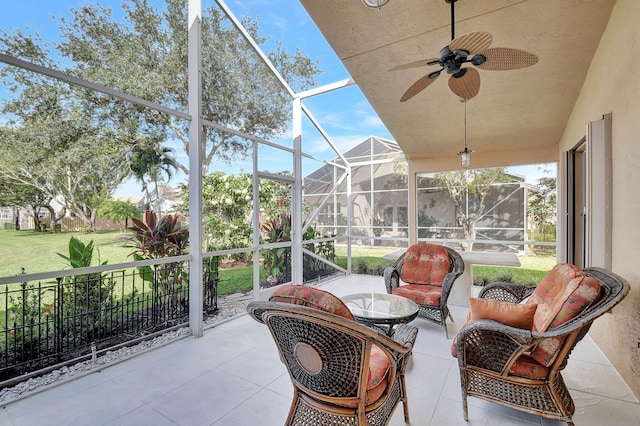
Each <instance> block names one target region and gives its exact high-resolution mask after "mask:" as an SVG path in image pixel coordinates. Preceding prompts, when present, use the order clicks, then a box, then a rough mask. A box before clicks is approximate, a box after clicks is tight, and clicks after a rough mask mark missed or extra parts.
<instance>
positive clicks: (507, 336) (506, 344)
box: [456, 320, 543, 375]
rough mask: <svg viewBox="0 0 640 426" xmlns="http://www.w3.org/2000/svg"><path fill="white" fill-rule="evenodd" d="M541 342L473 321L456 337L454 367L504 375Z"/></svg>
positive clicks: (500, 326)
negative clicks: (472, 368)
mask: <svg viewBox="0 0 640 426" xmlns="http://www.w3.org/2000/svg"><path fill="white" fill-rule="evenodd" d="M542 339H543V337H542V336H541V335H539V334H536V335H533V334H532V333H531V331H529V330H523V329H519V328H514V327H510V326H508V325H505V324H502V323H499V322H497V321H493V320H477V321H473V322H471V323H469V324H467V325H465V326H464V327H463V328H462V329H461V330H460V332H459V333H458V336H457V337H456V349H457V357H458V363H459V365H460V367H461V368H464V367H469V366H473V367H477V368H482V369H485V370H490V371H495V372H496V373H499V374H501V375H506V374H508V373H509V369H510V368H511V366H512V365H513V363H514V362H515V360H516V359H517V358H518V357H519V356H520V355H522V354H523V353H524V352H526V351H528V350H530V349H531V348H532V347H533V346H534V345H535V344H537V343H538V342H539V341H541V340H542Z"/></svg>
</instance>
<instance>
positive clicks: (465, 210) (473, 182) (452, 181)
mask: <svg viewBox="0 0 640 426" xmlns="http://www.w3.org/2000/svg"><path fill="white" fill-rule="evenodd" d="M436 178H437V179H439V181H440V186H441V187H442V188H444V189H446V190H447V192H448V193H449V195H450V196H451V199H452V200H453V204H454V206H455V209H456V220H457V221H458V224H459V225H460V226H462V230H463V231H464V238H465V240H470V241H473V240H475V238H476V228H475V226H476V222H478V220H480V218H481V217H482V215H483V214H484V207H485V206H484V202H485V199H486V197H487V194H488V193H489V190H490V189H491V186H492V185H493V184H495V183H498V182H504V181H505V180H506V179H507V175H506V174H505V170H504V169H503V168H493V169H471V170H457V171H451V172H442V173H438V174H437V175H436ZM470 200H471V201H473V203H470V202H469V201H470ZM462 248H463V249H464V250H465V251H471V250H472V249H473V242H466V243H463V244H462Z"/></svg>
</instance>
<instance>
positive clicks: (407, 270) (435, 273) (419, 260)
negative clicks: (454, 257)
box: [400, 244, 451, 286]
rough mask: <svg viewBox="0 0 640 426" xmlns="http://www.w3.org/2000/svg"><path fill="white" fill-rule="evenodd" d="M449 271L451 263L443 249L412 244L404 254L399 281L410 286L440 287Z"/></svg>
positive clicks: (436, 246) (433, 245) (432, 245)
mask: <svg viewBox="0 0 640 426" xmlns="http://www.w3.org/2000/svg"><path fill="white" fill-rule="evenodd" d="M449 271H451V261H450V260H449V253H448V252H447V250H446V249H445V248H444V247H442V246H439V245H436V244H414V245H412V246H411V247H409V249H408V250H407V253H406V254H405V257H404V260H403V263H402V275H401V276H400V279H401V280H402V281H404V282H405V283H410V284H431V285H439V286H442V281H444V277H445V275H447V273H449Z"/></svg>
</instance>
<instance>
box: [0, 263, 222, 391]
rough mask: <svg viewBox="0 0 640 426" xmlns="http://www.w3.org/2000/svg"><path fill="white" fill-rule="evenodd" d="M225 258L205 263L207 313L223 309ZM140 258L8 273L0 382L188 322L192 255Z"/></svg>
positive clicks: (0, 302)
mask: <svg viewBox="0 0 640 426" xmlns="http://www.w3.org/2000/svg"><path fill="white" fill-rule="evenodd" d="M218 259H219V258H218V257H217V256H213V257H208V258H205V261H204V265H203V285H202V291H203V296H204V297H203V299H204V303H203V312H204V314H205V316H206V315H211V314H215V312H216V311H217V310H218V294H217V288H218V266H219V265H218ZM121 265H129V264H121ZM136 265H139V266H133V267H130V266H125V267H122V266H121V267H120V268H118V265H114V266H107V265H104V266H100V267H91V268H78V269H72V270H65V271H57V272H51V273H41V274H30V275H21V276H16V277H11V278H8V277H5V278H2V281H1V282H0V286H1V287H0V386H1V385H6V384H8V383H11V382H13V381H16V378H20V380H22V379H24V378H25V375H29V374H32V373H34V372H38V373H39V374H40V373H42V372H44V371H47V369H50V368H52V367H53V366H56V365H59V364H61V363H64V362H65V361H69V360H76V359H81V358H82V357H89V356H91V355H92V354H95V352H96V351H101V350H103V349H105V348H110V347H113V346H116V345H119V344H121V343H124V342H127V341H130V340H135V339H139V338H140V337H141V336H145V335H146V336H149V335H153V334H154V333H157V332H162V331H166V330H168V329H170V328H174V327H176V326H182V325H184V324H187V323H188V321H189V285H188V282H189V256H179V257H173V258H166V259H156V260H152V261H150V260H148V261H143V262H139V263H137V264H136ZM109 268H111V269H109ZM113 268H118V269H113ZM12 280H13V281H12Z"/></svg>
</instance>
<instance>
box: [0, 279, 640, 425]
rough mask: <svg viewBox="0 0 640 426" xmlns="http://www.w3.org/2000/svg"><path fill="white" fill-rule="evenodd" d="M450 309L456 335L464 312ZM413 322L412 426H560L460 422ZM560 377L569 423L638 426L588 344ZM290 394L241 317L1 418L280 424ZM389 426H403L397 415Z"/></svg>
mask: <svg viewBox="0 0 640 426" xmlns="http://www.w3.org/2000/svg"><path fill="white" fill-rule="evenodd" d="M323 288H325V289H327V290H329V291H331V292H333V293H334V294H336V295H338V296H340V295H344V294H348V293H353V292H360V291H377V292H384V285H383V283H382V279H381V278H380V277H368V276H361V275H352V276H350V277H346V278H343V279H340V280H335V281H331V282H328V283H326V284H324V285H323ZM451 309H452V311H453V312H452V313H453V316H454V318H455V320H456V321H455V323H453V324H450V325H449V332H450V335H454V334H455V332H456V331H457V328H458V327H459V326H460V325H461V324H462V322H463V320H464V318H465V317H466V309H465V308H461V307H455V306H453V307H451ZM413 324H415V325H416V326H418V327H419V328H420V331H419V333H418V339H417V341H416V347H415V348H414V351H413V357H412V361H411V362H410V364H409V368H408V376H407V386H408V391H407V392H408V397H409V408H410V415H411V420H412V424H413V425H421V426H423V425H424V426H426V425H434V426H448V425H470V426H476V425H532V424H535V425H557V424H563V423H560V422H556V421H549V420H546V419H541V418H538V417H536V416H532V415H528V414H523V413H520V412H518V411H515V410H511V409H507V408H504V407H501V406H498V405H496V404H490V403H487V402H484V401H480V400H477V399H474V398H470V399H469V417H470V421H469V422H468V423H467V422H465V421H464V420H463V418H462V408H461V402H460V388H459V386H460V385H459V383H460V382H459V373H458V368H457V362H456V360H455V359H454V358H452V357H451V355H450V354H449V346H450V344H451V340H446V339H445V336H444V332H443V330H442V329H441V328H440V327H438V326H435V325H433V324H431V323H429V322H427V321H425V320H422V319H419V318H418V319H416V320H415V321H414V322H413ZM586 372H588V373H589V374H585V373H586ZM564 378H565V380H566V382H567V384H568V386H569V387H570V389H571V393H572V395H573V398H574V400H575V402H576V405H577V408H576V414H575V416H574V421H575V423H576V425H579V426H601V425H620V426H622V425H639V424H640V404H639V403H638V401H637V399H636V398H635V397H634V396H633V394H632V393H631V392H630V391H629V389H628V387H627V386H626V385H625V384H624V382H623V381H622V380H621V378H620V377H619V376H618V374H617V373H616V371H615V370H614V369H613V368H612V367H611V366H610V365H609V363H608V361H607V359H606V358H605V357H604V355H603V354H602V352H600V350H599V349H598V348H597V347H596V346H595V344H594V343H593V342H592V341H591V340H590V339H589V338H588V337H587V338H586V339H584V340H583V341H582V342H580V344H579V346H578V347H576V351H575V352H574V355H573V357H572V359H571V361H570V362H569V365H568V367H567V369H566V370H565V373H564ZM291 396H292V389H291V383H290V381H289V377H288V375H287V373H286V370H285V368H284V366H283V365H282V364H281V362H280V360H279V359H278V354H277V351H276V348H275V345H274V343H273V341H272V339H271V336H270V334H269V332H268V331H267V328H266V327H265V326H264V325H261V324H259V323H257V322H255V321H254V320H253V319H251V318H250V317H248V316H246V315H244V316H241V317H239V318H237V319H233V320H231V321H228V322H226V323H224V324H221V325H218V326H216V327H214V328H211V329H208V330H206V331H205V334H204V337H202V338H200V339H195V338H192V337H187V338H183V339H181V340H177V341H175V342H173V343H170V344H168V345H165V346H163V347H160V348H156V349H153V350H150V351H148V352H146V353H142V354H140V355H138V356H135V357H133V358H130V359H128V360H126V361H124V362H121V363H118V364H115V365H112V366H109V367H106V368H103V369H101V370H96V371H95V372H92V373H90V374H86V375H84V376H82V377H80V378H77V379H75V380H70V381H67V382H64V383H62V384H59V385H56V386H51V387H49V388H45V389H43V390H41V391H39V392H37V393H33V394H31V395H27V396H26V397H23V398H21V399H20V400H17V401H14V402H11V403H8V404H6V405H5V406H3V407H2V410H0V425H6V426H26V425H37V426H45V425H67V426H71V425H136V426H144V425H150V426H151V425H153V426H163V425H167V426H168V425H188V426H197V425H215V426H223V425H224V426H233V425H238V426H252V425H260V426H270V425H282V424H283V423H284V420H285V419H286V417H287V413H288V410H289V404H290V402H291ZM390 424H391V425H404V420H403V416H402V409H401V408H399V409H396V412H395V413H394V416H393V419H392V420H391V423H390Z"/></svg>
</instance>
